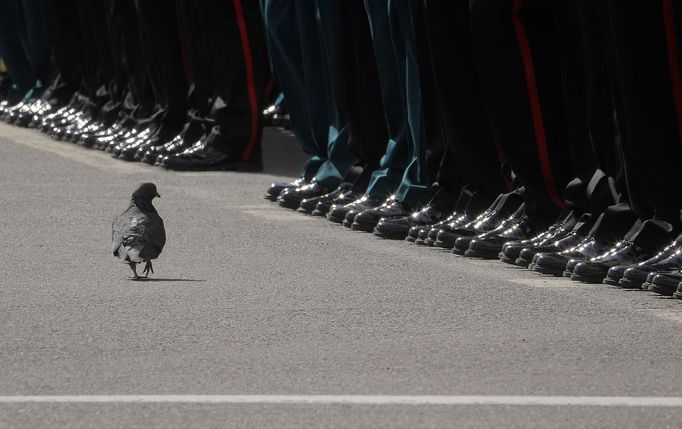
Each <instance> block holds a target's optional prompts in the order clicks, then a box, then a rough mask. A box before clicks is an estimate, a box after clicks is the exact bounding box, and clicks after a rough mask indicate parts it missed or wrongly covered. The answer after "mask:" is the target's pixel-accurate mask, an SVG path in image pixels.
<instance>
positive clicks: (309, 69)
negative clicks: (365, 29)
mask: <svg viewBox="0 0 682 429" xmlns="http://www.w3.org/2000/svg"><path fill="white" fill-rule="evenodd" d="M339 1H340V0H317V1H314V2H313V1H311V0H265V3H264V12H265V13H264V14H265V22H266V27H267V32H268V42H269V43H270V54H271V58H272V63H273V68H274V69H275V73H276V74H277V76H278V78H279V83H280V85H281V88H282V92H283V93H284V100H285V103H286V105H287V109H288V111H289V115H290V119H291V125H292V128H293V131H294V134H296V137H297V139H298V141H299V143H300V145H301V147H302V148H303V150H304V151H305V152H306V153H309V154H310V155H311V158H310V159H309V160H308V162H307V163H306V165H305V166H304V167H303V170H302V171H301V176H303V177H306V178H308V179H311V178H314V179H315V180H317V181H318V182H319V183H320V184H321V185H322V186H323V187H324V188H326V189H328V190H331V189H333V188H335V187H337V186H338V185H339V184H340V183H341V181H342V180H343V178H344V177H345V176H346V174H347V173H348V171H349V170H350V168H351V167H352V166H353V164H355V162H356V159H355V156H354V155H353V154H352V152H351V151H350V149H349V145H348V138H349V135H348V130H347V126H346V119H345V115H344V110H343V95H344V92H345V87H344V83H345V82H344V78H343V70H344V68H343V45H342V34H341V28H340V22H341V21H340V16H341V13H340V10H339V8H340V3H339Z"/></svg>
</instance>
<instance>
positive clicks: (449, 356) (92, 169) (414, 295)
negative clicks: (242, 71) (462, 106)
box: [0, 124, 682, 428]
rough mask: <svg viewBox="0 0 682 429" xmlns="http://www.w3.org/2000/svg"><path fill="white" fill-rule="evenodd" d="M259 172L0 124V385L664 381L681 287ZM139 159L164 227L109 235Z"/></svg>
mask: <svg viewBox="0 0 682 429" xmlns="http://www.w3.org/2000/svg"><path fill="white" fill-rule="evenodd" d="M265 151H266V160H265V161H266V172H264V173H262V174H240V173H173V172H167V171H163V170H160V169H158V168H153V167H150V166H147V165H142V164H138V163H126V162H124V161H119V160H114V159H112V158H110V157H109V156H108V155H106V154H103V153H99V152H95V151H89V150H87V149H83V148H80V147H77V146H75V145H72V144H69V143H64V142H55V141H52V140H50V139H49V138H46V137H44V136H43V135H41V134H39V133H38V132H37V131H34V130H23V129H17V128H14V127H10V126H8V125H5V124H0V237H2V244H1V245H0V328H1V329H0V396H23V395H133V394H135V395H143V394H144V395H172V394H196V395H509V396H517V395H533V396H535V395H563V396H635V397H652V396H654V397H657V396H670V397H681V396H682V366H681V365H680V363H679V359H680V354H681V352H682V347H681V345H682V336H681V335H680V329H682V302H680V301H677V300H673V299H667V298H662V297H659V296H657V295H655V294H652V293H648V292H641V291H625V290H620V289H618V288H612V287H608V286H605V285H585V284H578V283H574V282H571V281H569V280H564V279H554V278H547V277H543V276H540V275H536V274H534V273H530V272H528V271H525V270H522V269H519V268H515V267H511V266H508V265H506V264H503V263H501V262H496V261H480V260H471V259H468V258H463V257H457V256H455V255H452V254H450V253H447V252H442V251H438V250H436V249H428V248H421V247H417V246H414V245H411V244H409V243H406V242H395V241H385V240H381V239H378V238H376V237H375V236H373V235H370V234H366V233H359V232H352V231H350V230H348V229H346V228H343V227H341V226H339V225H336V224H332V223H330V222H328V221H326V220H325V219H322V218H317V217H309V216H304V215H301V214H298V213H295V212H292V211H289V210H286V209H283V208H280V207H279V206H277V205H276V204H274V203H271V202H268V201H265V200H263V199H262V194H263V191H264V190H265V189H266V187H267V185H268V184H269V183H270V182H272V181H273V180H279V179H282V178H284V177H294V176H295V175H296V172H297V169H298V166H299V165H300V163H301V162H302V160H303V159H304V158H303V156H302V154H300V153H299V150H298V148H297V146H296V144H295V142H294V141H293V139H292V138H291V137H289V136H288V135H286V134H285V133H283V132H281V131H277V130H272V129H270V130H267V132H266V137H265ZM142 181H154V182H155V183H156V184H157V186H158V189H159V192H160V193H161V195H162V198H161V199H160V200H156V202H155V205H156V207H157V209H158V210H159V212H160V214H161V215H162V216H163V218H164V220H165V223H166V230H167V235H168V242H167V245H166V248H165V250H164V253H163V254H162V255H161V257H160V258H159V259H158V260H157V261H156V262H155V264H154V268H155V271H156V274H155V275H154V276H153V278H152V279H151V280H150V281H146V282H132V281H129V280H127V276H128V268H127V267H126V266H125V265H123V264H121V263H120V262H118V261H116V260H115V259H114V258H113V256H111V254H110V238H111V229H110V228H111V221H112V219H113V217H114V216H115V215H116V214H118V213H119V212H121V211H122V210H123V209H125V208H126V207H127V204H128V200H129V197H130V193H131V192H132V190H133V189H134V187H135V185H136V184H137V183H139V182H142ZM15 427H17V428H19V427H20V428H55V427H83V428H85V427H96V428H105V427H125V428H130V427H140V428H147V427H163V428H175V427H178V428H180V427H292V428H295V427H410V428H411V427H467V428H468V427H471V428H485V427H514V428H516V427H518V428H546V427H567V428H568V427H613V428H625V427H632V428H641V427H682V408H680V407H661V408H658V407H647V408H645V407H633V406H612V407H607V406H597V407H594V406H592V407H588V406H533V405H530V406H528V405H522V406H514V405H371V404H356V405H344V404H303V403H294V404H234V403H227V404H206V403H201V404H194V403H180V404H173V403H163V402H162V403H151V404H126V403H97V404H91V403H86V404H80V403H69V404H64V403H49V402H48V403H7V402H2V401H1V400H0V428H15Z"/></svg>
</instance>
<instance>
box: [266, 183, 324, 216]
mask: <svg viewBox="0 0 682 429" xmlns="http://www.w3.org/2000/svg"><path fill="white" fill-rule="evenodd" d="M326 193H327V192H326V191H325V190H324V189H323V188H322V186H320V184H319V183H317V182H312V183H309V184H307V185H304V186H301V187H299V188H287V189H285V190H284V191H282V193H281V194H280V195H279V197H277V202H278V203H279V205H280V206H282V207H285V208H288V209H292V210H296V209H297V208H299V206H300V205H301V201H303V200H305V199H306V198H315V197H320V196H322V195H325V194H326Z"/></svg>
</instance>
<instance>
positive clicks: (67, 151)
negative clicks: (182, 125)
mask: <svg viewBox="0 0 682 429" xmlns="http://www.w3.org/2000/svg"><path fill="white" fill-rule="evenodd" d="M0 136H2V137H4V138H6V139H8V140H9V141H11V142H13V143H16V144H20V145H24V146H28V147H31V148H34V149H38V150H41V151H44V152H49V153H52V154H55V155H58V156H61V157H62V158H66V159H68V160H71V161H74V162H78V163H80V164H83V165H86V166H88V167H94V168H97V169H100V170H111V169H115V170H119V171H123V172H138V173H139V172H145V171H152V170H151V169H148V167H149V166H147V165H141V163H137V162H135V163H133V162H121V161H120V160H115V159H113V158H112V157H111V156H109V155H108V154H105V153H103V152H100V151H98V150H91V149H86V148H83V147H81V146H78V145H76V144H74V143H69V142H59V141H54V140H52V139H50V138H48V137H46V136H45V135H43V134H41V133H39V132H38V131H37V130H28V129H26V128H20V127H13V126H11V125H7V124H3V123H0Z"/></svg>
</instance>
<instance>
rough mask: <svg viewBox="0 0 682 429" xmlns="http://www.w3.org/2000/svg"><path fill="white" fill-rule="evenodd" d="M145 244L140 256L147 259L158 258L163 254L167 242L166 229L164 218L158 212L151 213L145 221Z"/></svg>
mask: <svg viewBox="0 0 682 429" xmlns="http://www.w3.org/2000/svg"><path fill="white" fill-rule="evenodd" d="M144 226H145V231H144V236H145V245H144V247H143V248H142V249H141V251H140V256H141V257H142V259H144V260H145V261H148V260H151V259H156V258H158V257H159V255H160V254H161V251H162V250H163V246H164V245H165V244H166V230H165V228H164V225H163V219H161V216H159V215H158V214H156V213H150V214H149V216H148V217H147V222H145V225H144Z"/></svg>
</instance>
